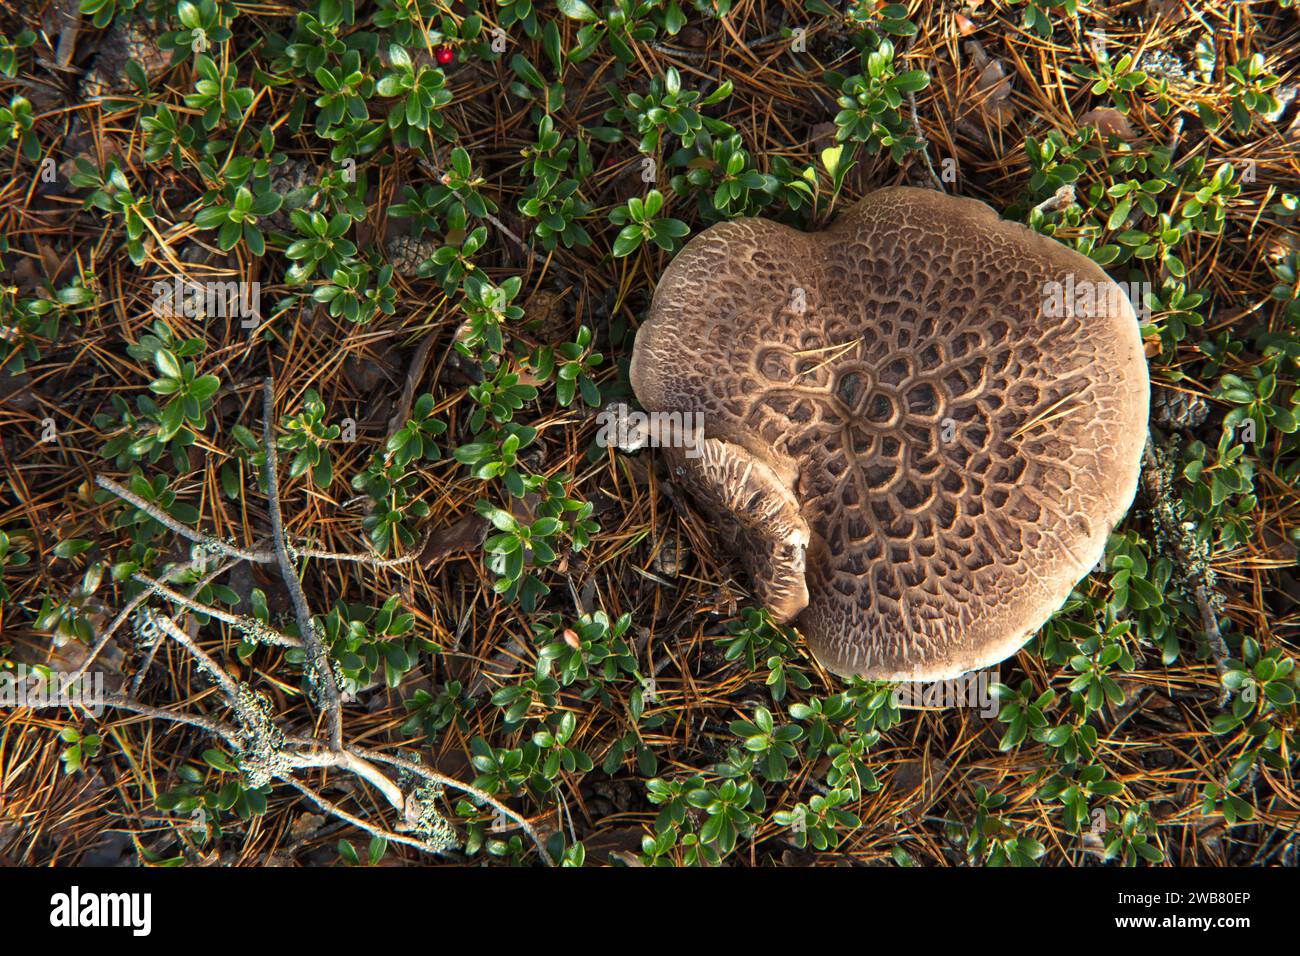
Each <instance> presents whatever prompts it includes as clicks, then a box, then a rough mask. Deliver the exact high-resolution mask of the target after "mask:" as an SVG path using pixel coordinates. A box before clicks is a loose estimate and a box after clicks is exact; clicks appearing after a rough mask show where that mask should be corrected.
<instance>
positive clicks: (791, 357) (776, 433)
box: [631, 188, 1149, 681]
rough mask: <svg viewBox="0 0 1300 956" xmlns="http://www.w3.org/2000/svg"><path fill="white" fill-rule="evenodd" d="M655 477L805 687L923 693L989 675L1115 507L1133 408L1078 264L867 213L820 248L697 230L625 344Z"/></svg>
mask: <svg viewBox="0 0 1300 956" xmlns="http://www.w3.org/2000/svg"><path fill="white" fill-rule="evenodd" d="M631 378H632V385H633V388H634V389H635V391H636V394H637V397H638V398H639V399H640V401H641V404H642V405H643V406H644V407H645V408H646V409H647V410H648V411H651V412H656V411H659V412H701V413H703V416H704V417H703V422H704V439H703V441H702V442H701V441H699V440H698V439H697V441H696V447H697V448H698V449H699V451H700V453H699V454H698V455H695V456H693V457H691V456H688V455H687V454H686V453H685V451H684V450H683V449H681V448H667V449H665V454H666V455H667V456H668V459H669V463H670V465H671V469H672V472H673V474H674V475H675V476H676V478H677V480H679V481H681V482H682V483H683V484H684V485H685V486H686V487H687V488H688V489H689V490H690V491H691V492H692V494H693V495H694V496H695V497H696V498H697V499H698V500H699V501H700V503H701V505H702V506H703V508H704V510H706V511H707V512H708V513H709V514H710V515H711V516H712V517H713V518H714V519H715V520H716V522H717V523H718V526H719V529H720V532H721V536H722V539H723V541H724V543H725V544H726V545H727V546H728V547H729V548H730V549H732V550H733V552H734V553H735V554H737V555H738V556H739V557H740V559H741V560H742V561H743V563H744V564H745V565H746V568H747V570H748V571H749V575H750V577H751V579H752V581H753V588H754V591H755V594H756V596H757V597H758V598H759V599H760V600H762V601H763V602H764V603H765V604H766V605H767V606H768V608H769V609H770V610H771V611H772V613H773V617H774V618H775V619H777V620H779V621H788V620H794V621H795V623H796V624H797V626H798V628H799V630H800V631H801V632H802V633H803V634H804V636H805V637H806V638H807V640H808V642H809V644H810V645H811V647H812V649H813V651H814V652H815V654H816V656H817V657H818V659H819V660H820V661H821V662H822V663H823V664H824V665H825V666H826V667H827V668H828V669H830V670H831V671H834V672H835V673H838V674H843V675H854V674H856V675H862V676H864V677H869V678H875V679H882V680H906V681H921V680H943V679H948V678H952V677H956V676H957V675H959V674H962V673H965V672H966V671H969V670H974V669H976V668H980V667H985V666H989V665H991V664H994V663H996V662H998V661H1000V660H1003V659H1004V658H1006V657H1008V656H1010V655H1011V654H1013V653H1014V652H1015V651H1016V650H1017V649H1018V648H1019V647H1020V646H1021V645H1022V644H1023V643H1024V642H1025V640H1026V639H1027V638H1028V637H1029V636H1030V635H1032V634H1033V633H1034V632H1035V631H1036V630H1037V629H1038V628H1039V627H1040V626H1041V625H1042V624H1043V622H1044V621H1045V620H1046V619H1047V618H1048V617H1049V616H1050V615H1051V614H1052V612H1053V611H1055V610H1056V609H1057V608H1059V607H1060V605H1061V604H1062V602H1063V601H1064V600H1065V598H1066V597H1067V596H1068V595H1069V593H1070V591H1071V589H1072V588H1073V586H1074V585H1075V584H1076V583H1077V582H1078V581H1079V580H1080V579H1081V578H1082V577H1084V576H1085V575H1086V574H1087V573H1088V572H1089V571H1090V570H1091V569H1092V568H1093V567H1094V566H1095V565H1096V564H1097V562H1098V560H1099V559H1100V558H1101V556H1102V554H1103V552H1104V550H1105V543H1106V538H1107V535H1108V534H1109V532H1110V531H1111V529H1112V528H1113V527H1114V526H1115V524H1116V522H1118V521H1119V519H1120V518H1121V517H1123V515H1124V513H1125V512H1126V511H1127V509H1128V507H1129V505H1130V503H1131V502H1132V500H1133V495H1134V491H1135V489H1136V486H1137V480H1138V471H1139V462H1140V459H1141V454H1142V448H1143V444H1144V442H1145V440H1146V423H1147V403H1148V393H1149V385H1148V380H1147V369H1146V362H1145V358H1144V356H1143V351H1142V342H1141V339H1140V337H1139V333H1138V324H1137V321H1136V318H1135V316H1134V312H1133V308H1132V306H1131V305H1130V303H1129V302H1128V299H1127V298H1126V297H1125V295H1124V293H1123V292H1122V291H1121V290H1120V288H1119V287H1118V286H1117V285H1116V284H1115V283H1113V282H1111V281H1110V280H1109V279H1108V278H1107V276H1106V274H1105V272H1103V271H1102V270H1101V269H1100V268H1099V267H1098V266H1097V265H1096V264H1095V263H1093V262H1092V261H1091V260H1089V259H1088V258H1086V257H1085V256H1083V255H1080V254H1079V253H1077V252H1074V251H1073V250H1071V249H1068V248H1066V247H1065V246H1063V245H1061V244H1060V243H1057V242H1055V241H1054V240H1052V239H1049V238H1047V237H1044V236H1042V235H1039V234H1037V233H1035V232H1033V231H1032V230H1030V229H1028V228H1026V227H1025V226H1022V225H1019V224H1018V223H1013V222H1007V221H1003V220H1001V219H999V218H998V216H997V214H996V213H995V212H994V211H993V210H992V209H991V208H989V207H988V206H986V205H985V204H984V203H981V202H978V201H975V200H971V199H958V198H953V197H949V196H944V195H942V194H940V193H935V192H929V191H926V190H920V189H910V188H890V189H882V190H879V191H878V192H875V193H872V194H871V195H869V196H868V197H867V198H866V199H864V200H863V201H862V202H860V203H859V204H858V205H857V206H855V207H854V208H853V209H851V210H850V211H848V212H846V213H844V214H843V215H842V216H841V217H840V218H839V220H838V221H837V222H836V223H835V224H834V225H833V226H832V227H831V228H829V229H828V230H826V231H824V232H820V233H802V232H799V231H797V230H795V229H791V228H789V227H787V226H783V225H780V224H778V223H775V222H770V221H767V220H764V219H740V220H736V221H733V222H728V223H722V224H719V225H716V226H713V227H712V228H710V229H708V230H706V231H705V232H704V233H702V234H701V235H699V236H697V237H696V238H695V239H693V240H692V241H691V242H690V243H689V244H688V245H687V246H686V248H685V249H683V250H682V252H681V253H680V254H679V255H678V256H677V257H676V258H675V259H674V260H673V262H672V264H671V265H670V266H669V267H668V269H667V271H666V272H665V273H664V275H663V277H662V279H661V280H660V282H659V285H658V288H657V289H656V291H655V295H654V301H653V303H652V305H651V309H650V315H649V317H648V319H647V320H646V322H645V323H644V324H643V325H642V326H641V328H640V330H639V331H638V333H637V338H636V346H635V349H634V354H633V358H632V368H631Z"/></svg>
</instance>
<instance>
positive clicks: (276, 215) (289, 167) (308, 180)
mask: <svg viewBox="0 0 1300 956" xmlns="http://www.w3.org/2000/svg"><path fill="white" fill-rule="evenodd" d="M316 183H317V179H316V167H315V166H313V165H312V164H311V163H309V162H308V161H307V160H305V159H297V158H294V159H290V160H289V161H288V162H286V163H285V164H284V165H282V166H277V167H276V168H275V171H274V173H273V175H272V176H271V190H272V192H274V193H275V194H276V195H277V196H279V197H280V198H281V199H283V200H284V201H285V203H286V204H287V203H288V201H289V196H290V194H291V193H293V192H294V191H295V190H298V189H302V188H303V187H305V186H314V185H316ZM318 205H320V193H319V192H317V193H314V194H312V196H311V198H310V199H308V200H307V202H305V203H303V204H302V205H300V206H298V207H297V208H298V209H306V210H311V209H315V208H316V207H317V206H318ZM289 212H290V210H289V207H288V206H287V205H281V206H280V208H279V209H277V210H276V211H275V212H273V213H271V215H269V216H267V217H266V224H267V225H268V226H270V227H271V228H272V229H274V230H276V231H277V232H288V231H289V230H290V229H292V228H293V221H292V220H291V219H290V218H289Z"/></svg>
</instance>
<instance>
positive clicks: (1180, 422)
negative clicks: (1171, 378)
mask: <svg viewBox="0 0 1300 956" xmlns="http://www.w3.org/2000/svg"><path fill="white" fill-rule="evenodd" d="M1209 414H1210V406H1209V405H1207V404H1206V403H1205V399H1203V398H1201V396H1199V395H1195V394H1193V393H1191V392H1180V391H1177V390H1175V389H1172V388H1164V387H1160V386H1157V387H1156V389H1155V391H1154V392H1153V393H1152V395H1151V417H1152V418H1154V419H1155V421H1156V424H1157V425H1163V426H1164V427H1166V428H1174V429H1177V430H1178V431H1191V430H1192V429H1194V428H1198V427H1200V425H1201V424H1202V423H1203V422H1204V421H1205V419H1206V417H1207V416H1208V415H1209Z"/></svg>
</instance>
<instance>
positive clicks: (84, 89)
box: [81, 17, 172, 99]
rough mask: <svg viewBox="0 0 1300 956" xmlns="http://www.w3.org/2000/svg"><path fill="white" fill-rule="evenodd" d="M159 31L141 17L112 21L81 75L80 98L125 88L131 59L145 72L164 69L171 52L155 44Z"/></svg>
mask: <svg viewBox="0 0 1300 956" xmlns="http://www.w3.org/2000/svg"><path fill="white" fill-rule="evenodd" d="M163 32H164V31H162V30H158V29H155V28H154V27H153V25H152V24H151V23H149V21H147V20H145V19H143V18H142V17H134V18H132V19H130V20H126V21H124V22H119V23H116V24H114V25H113V28H112V29H111V30H109V31H108V33H106V34H104V38H103V41H102V42H101V43H100V46H99V52H98V53H97V54H96V55H95V60H94V62H93V63H92V64H91V65H90V70H89V71H88V72H87V73H86V75H85V76H84V77H82V79H81V96H82V98H83V99H93V98H95V97H97V96H107V95H108V94H110V93H114V92H117V91H120V90H124V89H126V88H128V87H129V85H130V81H129V80H128V79H127V76H126V64H127V63H128V62H129V61H131V60H135V61H136V62H137V63H139V64H140V66H141V67H142V68H143V69H144V73H145V76H150V77H152V76H157V75H158V74H160V73H162V72H163V71H164V70H166V69H167V67H168V66H170V65H171V61H172V55H171V52H170V51H169V50H164V49H162V48H160V47H159V46H158V37H159V36H160V35H161V34H162V33H163Z"/></svg>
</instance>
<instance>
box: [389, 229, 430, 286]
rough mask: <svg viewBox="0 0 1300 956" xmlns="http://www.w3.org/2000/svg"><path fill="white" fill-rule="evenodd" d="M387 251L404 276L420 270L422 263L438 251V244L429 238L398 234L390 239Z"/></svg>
mask: <svg viewBox="0 0 1300 956" xmlns="http://www.w3.org/2000/svg"><path fill="white" fill-rule="evenodd" d="M385 251H386V252H387V253H388V261H389V262H391V263H392V264H393V270H394V271H395V272H398V273H400V274H402V275H404V276H413V275H415V274H416V273H417V272H418V271H419V268H420V263H422V262H423V261H424V260H425V259H428V258H429V257H430V256H432V255H433V254H434V252H435V251H437V246H435V245H434V244H433V243H432V242H430V241H429V240H428V239H416V238H415V237H414V236H409V235H405V234H398V235H396V236H393V237H392V238H391V239H389V240H388V245H387V246H386V247H385Z"/></svg>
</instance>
